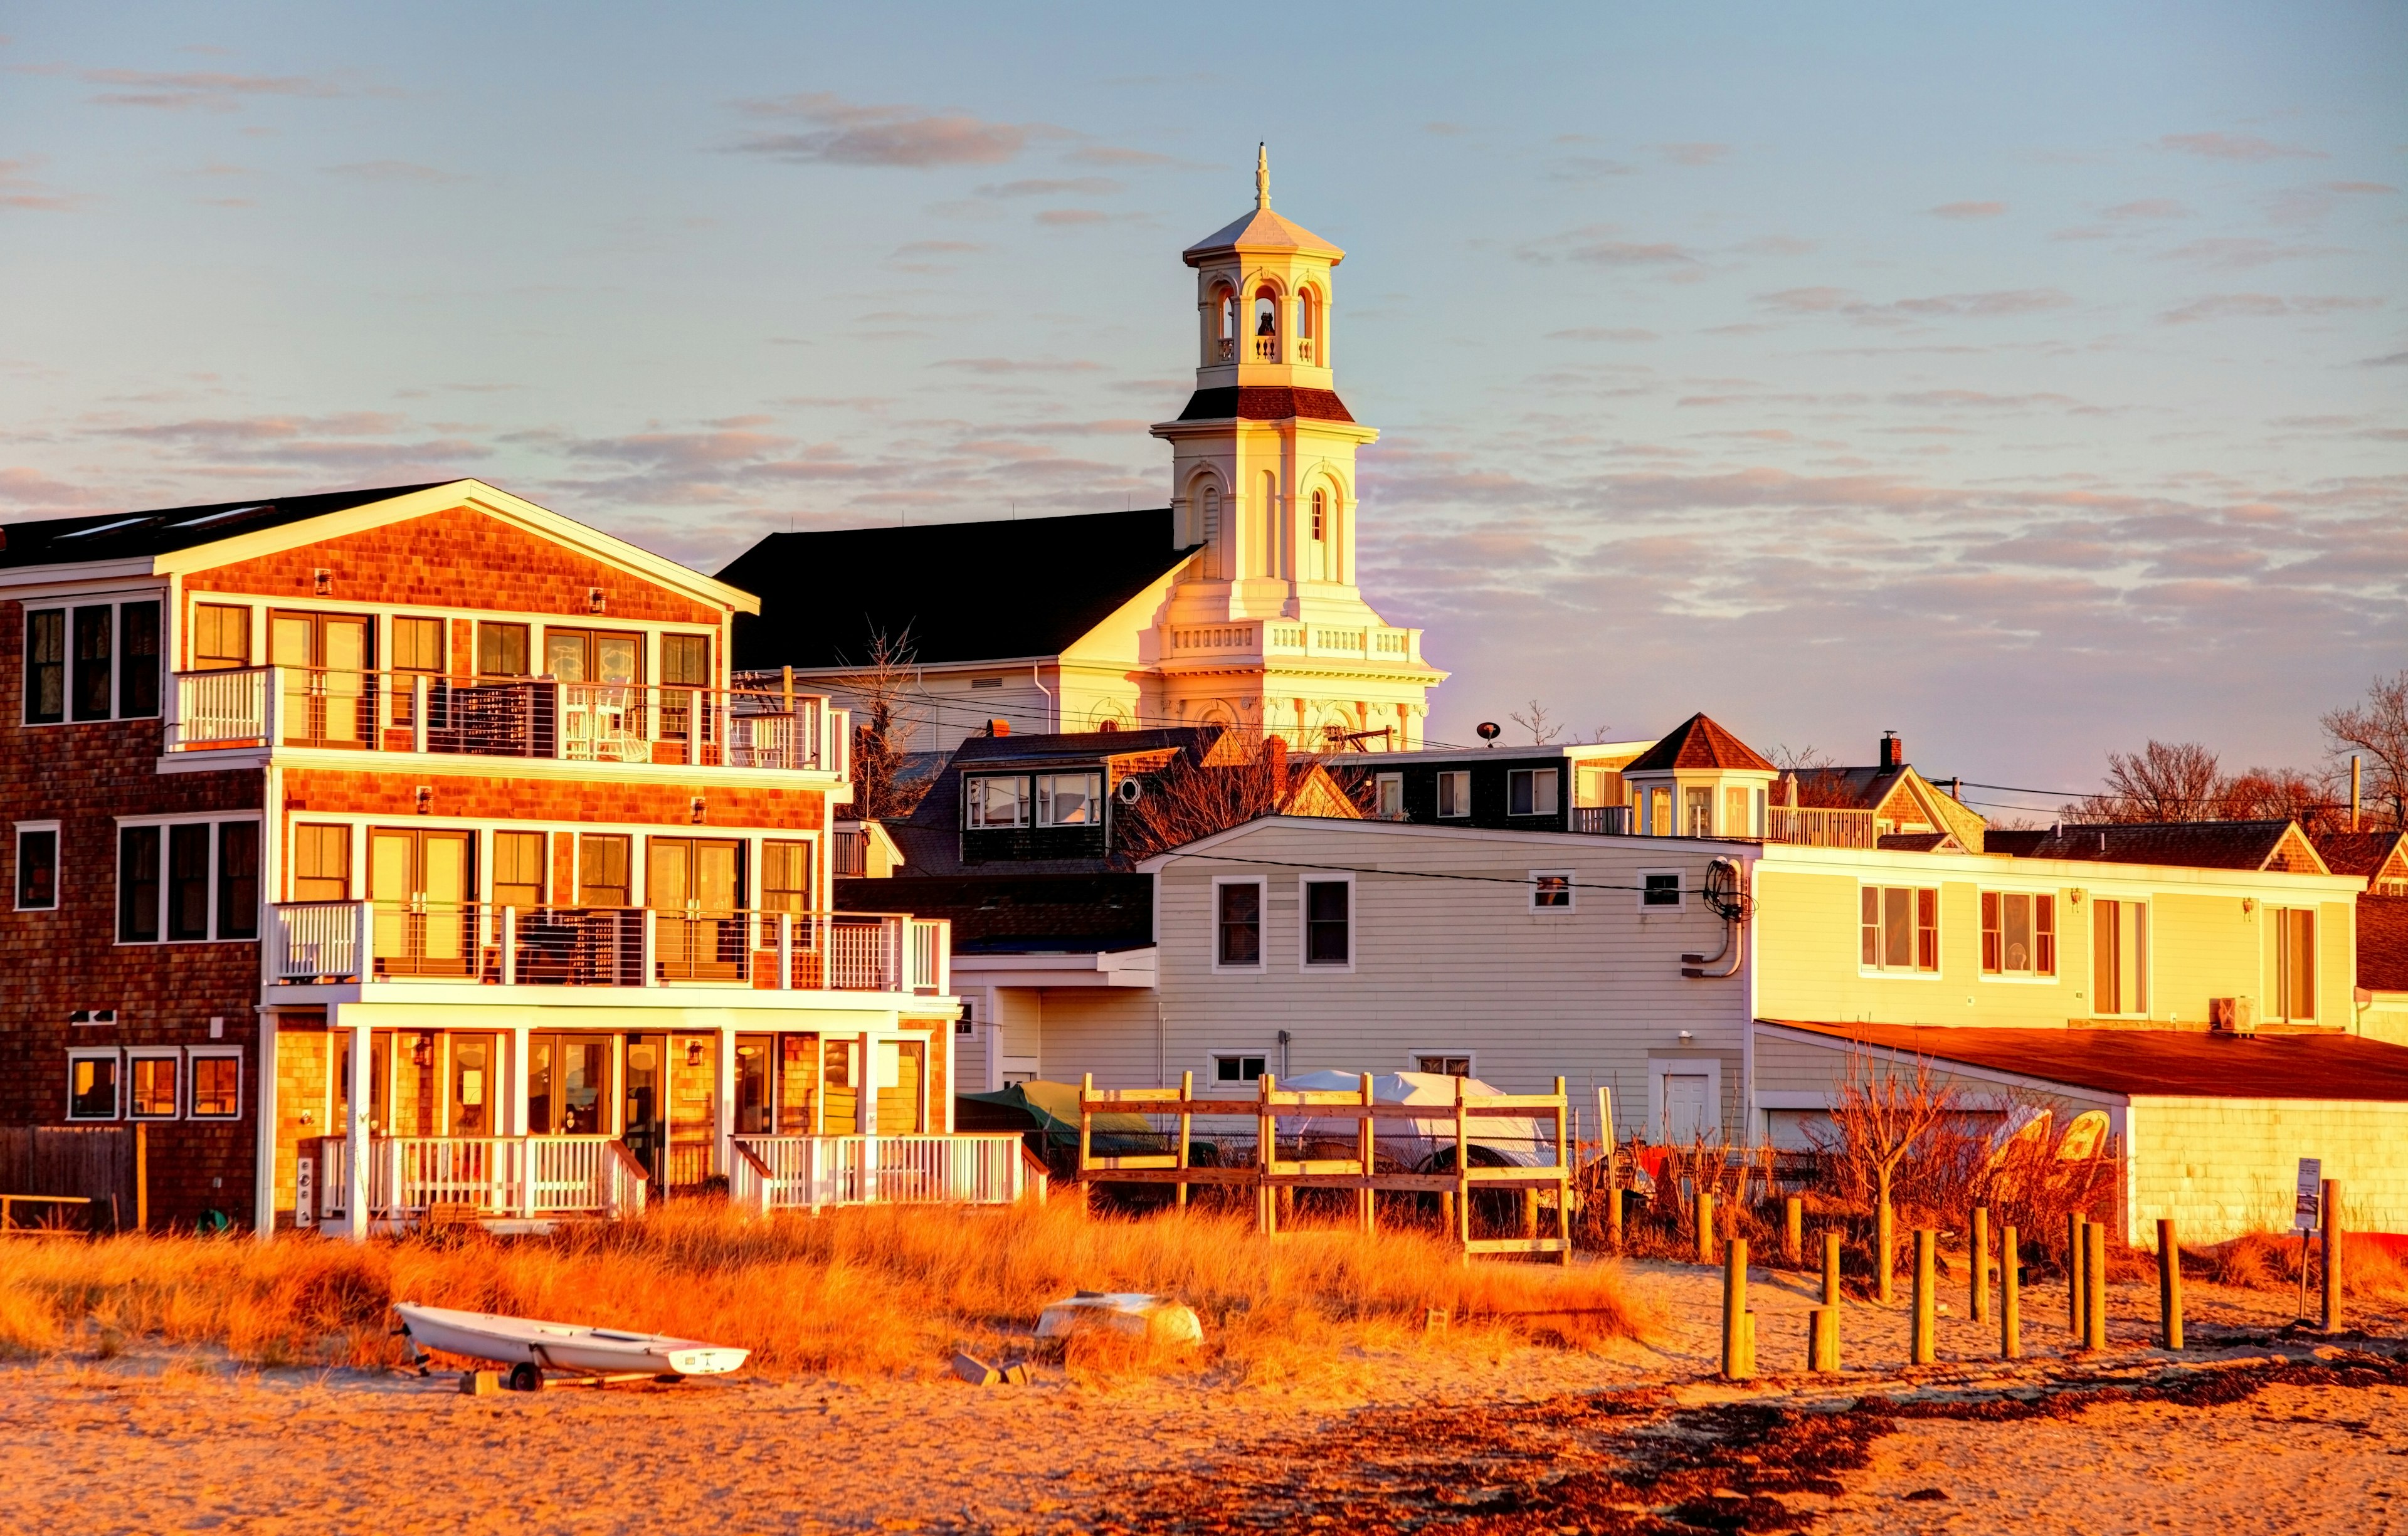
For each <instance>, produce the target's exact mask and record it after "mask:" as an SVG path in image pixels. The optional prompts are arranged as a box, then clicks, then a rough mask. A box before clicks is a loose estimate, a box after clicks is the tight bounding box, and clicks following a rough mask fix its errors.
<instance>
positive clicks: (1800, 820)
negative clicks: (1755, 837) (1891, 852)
mask: <svg viewBox="0 0 2408 1536" xmlns="http://www.w3.org/2000/svg"><path fill="white" fill-rule="evenodd" d="M1764 840H1765V841H1766V842H1768V843H1796V844H1800V845H1803V846H1806V847H1810V848H1870V847H1875V846H1879V843H1880V837H1879V834H1878V833H1877V832H1875V830H1874V828H1873V813H1872V812H1871V811H1859V810H1852V809H1849V808H1848V807H1846V806H1836V805H1767V806H1766V807H1765V808H1764Z"/></svg>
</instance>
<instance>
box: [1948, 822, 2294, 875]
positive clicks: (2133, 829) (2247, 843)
mask: <svg viewBox="0 0 2408 1536" xmlns="http://www.w3.org/2000/svg"><path fill="white" fill-rule="evenodd" d="M2290 829H2291V823H2290V822H2288V821H2145V822H2122V823H2109V824H2104V825H2083V826H2069V827H2060V828H2057V829H2055V830H2053V831H2047V832H2032V831H2020V832H1991V833H1990V834H1989V835H1988V836H1987V837H1985V838H1984V839H1983V846H1984V848H1985V849H1986V850H1987V851H1988V852H1991V853H2008V854H2013V855H2014V856H2015V857H2017V858H2019V859H2080V860H2089V861H2092V862H2105V863H2111V864H2171V865H2174V866H2175V867H2177V868H2181V869H2264V868H2265V867H2266V861H2267V860H2269V859H2272V857H2273V856H2274V853H2275V850H2276V849H2278V848H2280V847H2281V846H2282V844H2283V835H2284V833H2286V832H2289V831H2290Z"/></svg>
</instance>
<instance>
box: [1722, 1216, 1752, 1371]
mask: <svg viewBox="0 0 2408 1536" xmlns="http://www.w3.org/2000/svg"><path fill="white" fill-rule="evenodd" d="M1747 1356H1748V1348H1747V1240H1746V1239H1745V1238H1742V1237H1735V1238H1732V1239H1731V1240H1730V1242H1728V1243H1727V1244H1724V1247H1723V1380H1725V1381H1745V1380H1747V1379H1748V1378H1749V1377H1750V1376H1751V1375H1753V1374H1754V1373H1755V1372H1753V1371H1751V1370H1750V1369H1749V1362H1748V1358H1747Z"/></svg>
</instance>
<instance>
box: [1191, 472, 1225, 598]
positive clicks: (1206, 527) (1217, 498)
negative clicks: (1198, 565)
mask: <svg viewBox="0 0 2408 1536" xmlns="http://www.w3.org/2000/svg"><path fill="white" fill-rule="evenodd" d="M1200 499H1201V501H1202V502H1203V509H1202V513H1201V522H1200V525H1199V526H1198V528H1197V534H1198V538H1199V541H1200V542H1201V543H1202V544H1203V546H1204V574H1205V576H1206V577H1207V578H1208V579H1209V578H1211V577H1215V576H1221V575H1223V574H1224V573H1223V570H1222V556H1221V488H1220V487H1219V486H1217V485H1207V486H1205V488H1204V494H1203V496H1202V497H1201V498H1200Z"/></svg>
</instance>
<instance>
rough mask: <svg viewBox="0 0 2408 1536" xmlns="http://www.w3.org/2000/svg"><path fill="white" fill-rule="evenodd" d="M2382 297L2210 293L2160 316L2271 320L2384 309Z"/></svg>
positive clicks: (2172, 320) (2167, 321)
mask: <svg viewBox="0 0 2408 1536" xmlns="http://www.w3.org/2000/svg"><path fill="white" fill-rule="evenodd" d="M2381 307H2383V300H2381V299H2372V298H2368V299H2360V298H2344V297H2341V296H2338V295H2329V294H2328V295H2322V296H2312V297H2306V298H2290V299H2286V298H2283V297H2280V296H2278V295H2276V294H2272V293H2210V294H2207V295H2205V296H2203V297H2200V298H2196V299H2193V300H2191V301H2190V303H2188V304H2186V305H2184V306H2181V307H2180V308H2176V309H2169V310H2167V311H2166V312H2165V313H2164V314H2162V315H2159V316H2158V317H2157V322H2158V323H2159V324H2161V325H2191V324H2196V323H2197V322H2199V321H2200V320H2271V319H2276V318H2279V317H2283V316H2293V315H2296V316H2308V315H2330V314H2336V313H2339V312H2341V311H2343V310H2349V309H2380V308H2381Z"/></svg>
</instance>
